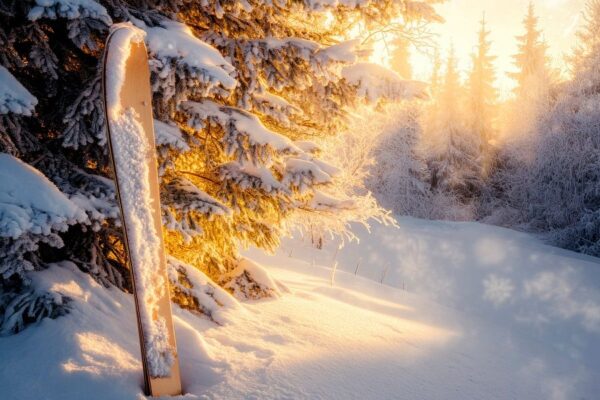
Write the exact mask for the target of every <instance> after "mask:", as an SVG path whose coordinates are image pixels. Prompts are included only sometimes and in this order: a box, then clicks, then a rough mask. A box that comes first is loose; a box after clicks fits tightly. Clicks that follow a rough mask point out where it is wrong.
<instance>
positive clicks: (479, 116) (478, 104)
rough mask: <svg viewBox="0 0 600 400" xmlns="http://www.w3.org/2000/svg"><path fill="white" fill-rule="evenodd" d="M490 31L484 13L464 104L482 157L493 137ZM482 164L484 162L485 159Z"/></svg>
mask: <svg viewBox="0 0 600 400" xmlns="http://www.w3.org/2000/svg"><path fill="white" fill-rule="evenodd" d="M489 34H490V32H489V31H488V30H487V28H486V24H485V17H484V18H482V20H481V27H480V29H479V33H478V42H477V47H476V49H475V53H474V54H473V56H472V61H473V66H472V69H471V73H470V75H469V80H468V96H469V98H468V108H467V110H468V118H469V119H470V124H471V129H472V130H473V132H474V133H475V134H476V135H478V136H479V138H480V141H481V144H482V147H483V149H482V150H483V155H484V157H485V158H488V157H489V156H490V154H489V153H490V150H489V145H490V141H491V140H492V139H493V133H494V120H495V117H496V102H497V97H498V94H497V91H496V88H495V87H494V82H495V80H496V76H495V71H494V60H495V57H494V56H492V55H491V54H490V52H491V41H490V40H489ZM484 164H487V162H485V163H484ZM486 169H487V168H486Z"/></svg>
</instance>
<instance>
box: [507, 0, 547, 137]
mask: <svg viewBox="0 0 600 400" xmlns="http://www.w3.org/2000/svg"><path fill="white" fill-rule="evenodd" d="M538 24H539V21H538V17H537V16H536V15H535V8H534V6H533V3H529V7H528V9H527V15H526V16H525V18H524V19H523V27H524V28H525V33H524V34H523V35H521V36H517V42H518V52H517V54H515V55H514V56H513V57H514V61H515V67H516V71H515V72H511V73H509V74H508V75H509V76H510V77H511V78H512V79H514V80H515V81H516V82H517V86H516V88H515V95H516V98H515V99H514V101H513V102H512V104H511V110H512V111H511V113H512V115H514V116H515V117H514V118H510V119H509V121H507V122H508V123H507V124H506V127H505V128H504V129H506V131H507V133H506V135H507V136H509V137H510V138H511V140H515V139H521V138H525V139H531V137H532V133H534V132H536V124H537V122H538V118H539V116H540V114H541V113H542V112H544V111H545V110H546V109H547V108H548V107H549V104H550V102H551V88H552V82H553V72H552V70H551V69H550V66H549V57H548V55H547V54H546V53H547V48H548V46H547V45H546V43H545V42H544V41H543V37H542V31H541V30H540V29H539V27H538ZM524 116H526V118H525V117H524ZM521 147H522V146H521Z"/></svg>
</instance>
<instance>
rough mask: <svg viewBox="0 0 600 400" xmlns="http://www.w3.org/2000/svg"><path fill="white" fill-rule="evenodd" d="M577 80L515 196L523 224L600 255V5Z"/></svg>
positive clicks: (588, 25) (549, 121)
mask: <svg viewBox="0 0 600 400" xmlns="http://www.w3.org/2000/svg"><path fill="white" fill-rule="evenodd" d="M584 16H585V18H584V20H585V26H583V27H582V29H581V30H580V31H579V39H580V42H579V45H578V48H577V51H576V52H575V54H576V56H575V57H574V58H573V60H572V62H573V71H574V77H573V79H572V80H571V81H570V82H567V83H565V84H564V85H563V86H562V88H561V91H560V92H559V94H558V97H557V101H556V103H555V104H554V106H553V107H552V108H550V109H549V111H548V112H547V113H546V114H547V117H545V118H543V119H542V122H541V123H540V124H539V128H538V129H540V130H541V131H542V132H543V134H540V135H539V136H540V139H539V141H538V143H537V146H536V149H535V150H536V151H535V154H534V155H533V157H532V160H531V162H530V163H529V164H528V165H526V168H524V171H523V173H521V174H520V175H519V178H520V180H519V181H516V180H515V181H512V182H511V183H512V184H511V186H510V193H509V197H510V199H511V200H512V203H513V204H514V206H515V207H516V208H517V209H518V210H520V211H521V213H522V218H523V222H525V223H527V224H528V225H529V227H530V228H531V229H533V230H535V231H541V232H550V237H551V239H552V240H553V241H554V243H556V244H557V245H559V246H562V247H565V248H568V249H571V250H575V251H580V252H583V253H588V254H592V255H596V256H597V255H600V71H599V70H598V65H599V63H600V1H598V0H592V1H590V2H588V4H587V7H586V12H585V14H584Z"/></svg>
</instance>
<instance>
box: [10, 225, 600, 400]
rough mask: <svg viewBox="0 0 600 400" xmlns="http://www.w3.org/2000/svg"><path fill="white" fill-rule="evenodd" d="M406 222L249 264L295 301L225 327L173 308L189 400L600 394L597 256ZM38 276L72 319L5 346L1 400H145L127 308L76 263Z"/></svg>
mask: <svg viewBox="0 0 600 400" xmlns="http://www.w3.org/2000/svg"><path fill="white" fill-rule="evenodd" d="M400 226H401V227H400V228H399V229H396V228H392V227H376V228H375V229H374V232H373V234H372V235H367V234H366V233H359V236H360V237H361V238H362V241H361V243H360V244H358V245H357V244H352V245H347V246H346V247H344V248H343V249H341V250H340V251H339V252H337V255H336V251H335V250H334V249H335V247H337V246H336V244H335V243H328V244H327V246H326V248H325V249H324V250H322V251H321V250H316V249H314V248H312V247H311V246H310V245H309V244H305V243H303V242H302V241H300V240H289V241H287V242H286V243H285V244H284V246H282V248H281V250H280V252H279V253H278V254H277V255H275V256H267V255H264V254H262V253H260V252H258V251H250V252H248V254H249V256H250V257H252V258H253V259H254V260H256V261H259V262H261V263H262V264H263V265H264V266H266V267H267V269H268V270H269V271H270V272H271V274H272V276H273V277H274V278H275V279H276V280H278V281H279V282H281V283H282V284H283V285H285V287H286V288H287V289H284V290H283V291H282V293H281V296H280V297H278V298H275V299H270V300H262V301H255V302H249V303H244V304H243V305H242V306H241V307H235V308H232V309H230V310H228V311H225V312H224V316H223V320H225V321H226V323H225V324H224V325H216V324H214V323H212V322H210V321H208V320H206V319H202V318H199V317H197V316H195V315H192V314H190V313H189V312H187V311H183V310H181V309H178V308H177V307H175V310H174V312H175V325H176V331H177V339H178V348H179V354H180V357H181V366H182V370H183V384H184V388H185V390H186V391H187V392H188V393H189V394H188V395H186V398H200V399H242V398H243V399H378V400H379V399H419V400H423V399H445V400H448V399H450V400H451V399H460V400H467V399H486V400H487V399H519V400H522V399H569V400H570V399H595V398H597V394H598V393H600V361H599V360H600V357H599V355H600V354H599V350H598V346H594V342H598V339H599V336H600V334H599V328H600V326H599V325H600V289H599V288H600V285H599V283H600V264H599V261H600V260H598V259H594V258H587V257H581V256H579V255H576V254H573V253H568V252H565V251H562V250H558V249H554V248H551V247H547V246H544V245H542V244H541V243H539V242H537V241H536V240H535V239H533V238H531V237H530V236H527V235H524V234H521V233H516V232H513V231H508V230H504V229H499V228H493V227H489V226H484V225H479V224H475V223H461V224H457V223H442V222H429V221H421V220H414V219H401V220H400ZM290 253H291V256H290ZM334 259H335V260H336V261H338V262H339V266H338V268H337V271H336V274H335V277H334V280H333V284H332V279H331V277H332V269H331V266H332V265H333V264H334ZM359 260H361V264H360V265H359V270H358V274H357V275H358V276H355V275H354V272H355V269H356V265H357V263H358V261H359ZM386 266H387V272H386V273H385V275H384V273H383V271H384V269H385V268H386ZM36 275H37V276H38V278H36V279H38V282H36V284H37V285H52V286H54V288H55V289H60V291H62V292H63V293H64V294H66V295H68V296H70V297H71V298H72V299H73V304H74V307H75V308H74V311H73V312H72V313H71V314H70V315H68V316H66V317H62V318H60V319H58V320H45V321H43V323H42V324H41V325H40V326H38V327H33V328H28V329H27V330H25V331H24V332H22V333H21V334H19V335H16V336H11V337H4V338H0V354H1V355H2V362H0V398H2V399H7V400H12V399H19V400H27V399H36V400H37V399H60V400H70V399H81V398H86V399H103V400H110V399H135V398H141V397H142V395H141V389H140V387H141V379H142V377H141V368H140V366H139V355H138V352H139V349H138V343H137V340H138V339H137V331H136V326H135V317H134V308H133V301H132V298H131V297H130V296H127V295H125V294H122V293H120V292H118V291H116V290H106V289H104V288H102V287H100V286H98V285H97V284H95V283H94V282H93V281H92V280H91V279H90V278H89V277H88V276H86V275H84V274H82V273H80V272H79V271H77V270H76V268H74V267H73V266H70V265H69V264H63V265H62V266H60V267H59V266H55V267H53V268H51V269H50V270H48V271H45V272H41V273H39V274H36ZM382 277H383V281H384V284H381V283H380V281H381V278H382Z"/></svg>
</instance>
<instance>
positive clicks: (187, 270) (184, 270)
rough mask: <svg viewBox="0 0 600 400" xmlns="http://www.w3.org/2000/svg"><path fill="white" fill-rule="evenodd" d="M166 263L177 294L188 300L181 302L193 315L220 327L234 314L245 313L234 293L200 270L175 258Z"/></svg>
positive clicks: (228, 321) (172, 285)
mask: <svg viewBox="0 0 600 400" xmlns="http://www.w3.org/2000/svg"><path fill="white" fill-rule="evenodd" d="M167 262H168V263H169V280H170V281H171V287H172V288H175V291H176V293H177V291H179V293H178V294H181V295H183V296H184V297H186V298H187V299H189V300H188V302H187V303H184V304H182V303H181V302H178V304H179V305H180V306H182V307H183V308H185V309H189V310H190V311H191V312H192V313H200V314H202V315H205V316H206V317H207V318H208V319H210V320H211V321H214V322H216V323H217V324H219V325H226V324H227V323H230V322H231V320H232V318H233V315H234V314H232V313H237V312H242V311H243V310H242V308H241V306H240V304H239V303H238V302H237V300H236V299H235V298H234V297H232V296H231V294H229V293H228V292H227V291H225V290H223V289H222V288H221V287H220V286H219V285H217V284H216V283H214V282H213V281H212V280H211V279H210V278H209V277H208V276H206V275H205V274H204V273H203V272H202V271H200V270H199V269H197V268H194V267H193V266H191V265H189V264H186V263H184V262H182V261H179V260H178V259H176V258H174V257H168V258H167ZM176 298H178V297H177V296H176Z"/></svg>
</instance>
